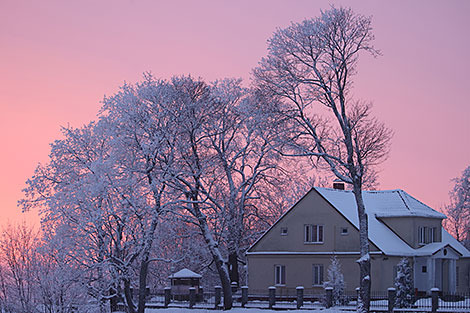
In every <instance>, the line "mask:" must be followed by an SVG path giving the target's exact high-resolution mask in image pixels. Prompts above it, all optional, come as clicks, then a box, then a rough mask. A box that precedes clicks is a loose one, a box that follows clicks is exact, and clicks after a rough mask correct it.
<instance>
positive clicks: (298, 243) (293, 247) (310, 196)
mask: <svg viewBox="0 0 470 313" xmlns="http://www.w3.org/2000/svg"><path fill="white" fill-rule="evenodd" d="M306 224H314V225H323V232H324V233H323V237H324V239H323V243H304V225H306ZM281 228H287V235H285V236H283V235H281ZM342 228H347V229H348V234H347V235H342V234H341V229H342ZM370 250H371V251H378V249H377V247H375V246H374V245H373V244H372V243H371V244H370ZM256 251H279V252H281V251H282V252H284V251H296V252H334V251H343V252H357V251H359V232H358V230H357V229H356V228H355V227H354V226H353V225H352V224H351V223H350V222H349V221H348V220H347V219H346V218H344V217H343V216H342V215H341V214H340V213H339V212H338V211H337V210H336V209H335V208H333V207H332V206H331V205H330V204H329V203H328V202H327V201H326V200H325V199H323V197H322V196H321V195H319V194H318V193H317V192H315V191H312V192H309V193H307V195H306V196H305V197H304V198H302V199H301V200H300V201H299V202H298V203H297V204H296V205H295V206H294V207H293V208H292V209H291V210H290V211H289V212H287V214H286V215H284V217H283V218H282V219H281V220H280V221H278V222H277V223H276V224H274V225H273V227H272V228H271V229H270V230H269V232H268V233H267V234H266V235H265V236H263V237H262V238H261V239H260V240H259V241H258V242H257V243H256V244H255V245H254V246H253V247H252V248H251V249H250V252H256Z"/></svg>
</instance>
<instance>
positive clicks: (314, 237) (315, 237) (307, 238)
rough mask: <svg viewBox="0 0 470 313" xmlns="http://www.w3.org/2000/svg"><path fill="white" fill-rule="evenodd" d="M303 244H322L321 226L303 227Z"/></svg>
mask: <svg viewBox="0 0 470 313" xmlns="http://www.w3.org/2000/svg"><path fill="white" fill-rule="evenodd" d="M304 243H323V225H304Z"/></svg>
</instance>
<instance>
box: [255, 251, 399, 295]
mask: <svg viewBox="0 0 470 313" xmlns="http://www.w3.org/2000/svg"><path fill="white" fill-rule="evenodd" d="M337 258H338V260H339V261H340V263H341V268H342V272H343V275H344V280H345V283H346V291H347V292H354V291H355V289H356V288H357V287H358V286H359V266H358V265H357V263H356V260H357V259H358V258H359V255H337ZM400 259H401V258H400V257H384V256H382V255H376V256H372V257H371V276H372V291H373V292H374V291H381V292H384V291H386V290H387V288H389V287H392V286H393V282H394V275H395V273H394V267H395V266H396V265H397V264H398V262H399V261H400ZM330 263H331V259H330V256H329V255H314V256H313V255H249V256H248V277H249V281H248V286H249V288H250V293H267V292H268V287H269V286H274V267H275V265H284V266H285V267H286V284H285V286H276V287H277V290H278V292H279V293H281V292H282V293H284V294H285V293H286V292H288V293H289V294H295V293H294V291H295V288H296V287H297V286H303V287H304V288H306V289H307V290H312V289H314V290H316V291H318V292H320V291H322V290H323V287H322V286H313V285H312V283H313V270H312V268H313V265H314V264H321V265H323V269H324V281H326V280H328V276H327V269H328V266H329V265H330ZM374 278H377V279H374Z"/></svg>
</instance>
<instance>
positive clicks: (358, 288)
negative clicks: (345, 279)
mask: <svg viewBox="0 0 470 313" xmlns="http://www.w3.org/2000/svg"><path fill="white" fill-rule="evenodd" d="M360 290H361V288H360V287H357V288H356V300H357V301H356V308H358V306H359V297H360V293H359V291H360Z"/></svg>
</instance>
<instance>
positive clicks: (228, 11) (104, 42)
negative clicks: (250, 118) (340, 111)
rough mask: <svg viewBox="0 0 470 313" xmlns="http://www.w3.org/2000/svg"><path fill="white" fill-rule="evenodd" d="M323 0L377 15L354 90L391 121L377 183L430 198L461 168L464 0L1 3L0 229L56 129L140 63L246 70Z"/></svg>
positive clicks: (465, 116) (239, 73)
mask: <svg viewBox="0 0 470 313" xmlns="http://www.w3.org/2000/svg"><path fill="white" fill-rule="evenodd" d="M330 4H336V5H346V6H351V7H352V8H353V9H354V10H355V12H356V13H361V14H364V15H367V16H370V15H372V16H373V27H374V33H375V36H376V41H375V46H376V47H377V48H379V49H380V50H381V51H382V53H383V56H381V57H379V58H377V59H374V58H372V57H364V58H362V59H361V63H360V67H359V74H358V75H357V77H356V80H355V89H354V93H355V96H356V97H358V98H362V99H365V100H370V101H373V102H374V112H375V114H376V115H377V116H378V117H379V118H380V119H381V120H383V121H384V122H386V124H387V125H388V126H389V127H390V128H392V129H393V130H394V132H395V136H394V139H393V145H392V150H391V154H390V158H389V159H388V160H387V161H386V162H385V163H384V164H383V165H382V166H381V168H382V172H381V175H380V183H381V185H380V188H381V189H394V188H401V189H404V190H406V191H407V192H409V193H410V194H412V195H413V196H415V197H416V198H418V199H419V200H421V201H423V202H424V203H426V204H428V205H430V206H432V207H434V208H436V209H437V208H439V207H441V206H442V205H444V204H445V203H446V202H447V201H448V192H449V190H450V189H451V186H452V183H451V182H450V180H451V179H452V178H453V177H456V176H458V175H460V173H461V172H462V171H463V170H464V168H465V167H466V166H468V165H470V157H469V156H470V144H469V140H468V137H469V134H470V126H469V125H470V123H469V122H470V103H469V100H468V99H469V96H468V92H469V91H470V79H469V74H470V56H469V51H470V34H469V32H470V19H469V18H468V16H469V14H470V1H465V0H461V1H387V2H382V1H318V0H316V1H313V0H305V1H299V0H291V1H287V0H286V1H273V0H262V1H253V0H251V1H250V0H247V1H240V0H237V1H226V0H225V1H224V0H217V1H216V0H214V1H208V0H199V1H189V0H188V1H157V0H155V1H149V0H148V1H144V0H133V1H132V0H127V1H124V0H99V1H96V0H80V1H71V0H70V1H64V0H57V1H48V0H42V1H33V0H30V1H23V0H1V1H0V141H1V143H2V146H1V147H2V150H1V153H0V226H1V225H3V224H5V223H6V222H7V221H10V222H17V221H20V220H23V219H26V220H27V221H28V222H31V223H37V221H38V218H37V214H36V212H32V213H29V214H26V215H25V214H22V213H21V211H20V209H19V208H17V206H16V202H17V200H18V199H20V198H21V196H22V193H21V189H22V188H24V186H25V181H26V180H27V179H28V178H29V177H30V176H31V175H32V174H33V171H34V168H35V167H36V166H37V164H38V163H39V162H42V163H44V162H47V159H48V153H49V143H51V142H52V141H53V140H55V139H58V138H61V134H60V127H61V126H67V125H71V126H74V127H80V126H82V125H84V124H86V123H88V122H89V121H90V120H92V119H94V118H95V117H96V114H97V112H98V110H99V108H100V106H101V104H100V101H101V99H102V98H103V96H104V95H105V94H108V95H109V94H112V93H114V92H115V91H116V90H117V88H118V87H119V86H120V85H121V84H122V83H123V82H124V81H128V82H136V81H138V80H140V79H141V77H142V73H143V72H144V71H151V72H152V73H153V74H154V75H155V76H157V77H161V78H169V77H171V76H172V75H181V74H191V75H193V76H196V77H198V76H200V77H202V78H204V79H206V80H214V79H217V78H222V77H242V78H244V79H245V80H247V83H248V82H249V79H250V71H251V69H252V68H253V67H254V66H256V64H257V62H258V61H259V60H260V58H261V57H262V56H264V55H266V40H267V39H268V38H269V37H270V36H271V34H272V33H273V31H274V30H275V28H276V27H285V26H288V25H289V23H290V22H291V21H301V20H303V19H304V18H309V17H314V16H317V15H318V14H319V12H320V10H321V9H327V8H329V6H330Z"/></svg>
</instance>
